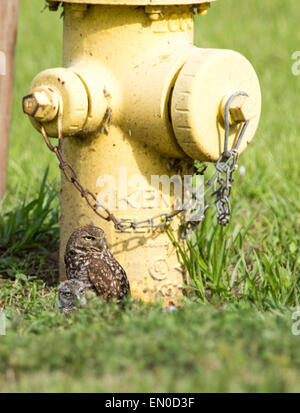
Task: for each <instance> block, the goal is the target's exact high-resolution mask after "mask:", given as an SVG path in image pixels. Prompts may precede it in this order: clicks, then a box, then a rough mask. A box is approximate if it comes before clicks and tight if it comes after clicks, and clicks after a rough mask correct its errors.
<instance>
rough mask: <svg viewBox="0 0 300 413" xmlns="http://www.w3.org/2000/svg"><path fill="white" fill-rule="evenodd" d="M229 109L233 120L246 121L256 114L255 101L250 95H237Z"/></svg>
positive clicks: (237, 121)
mask: <svg viewBox="0 0 300 413" xmlns="http://www.w3.org/2000/svg"><path fill="white" fill-rule="evenodd" d="M229 111H230V115H231V118H232V120H233V122H236V123H239V122H246V121H248V120H250V119H252V118H254V117H255V115H256V110H255V102H254V101H253V99H251V98H250V97H248V96H237V97H236V99H234V101H233V102H232V105H231V108H230V109H229Z"/></svg>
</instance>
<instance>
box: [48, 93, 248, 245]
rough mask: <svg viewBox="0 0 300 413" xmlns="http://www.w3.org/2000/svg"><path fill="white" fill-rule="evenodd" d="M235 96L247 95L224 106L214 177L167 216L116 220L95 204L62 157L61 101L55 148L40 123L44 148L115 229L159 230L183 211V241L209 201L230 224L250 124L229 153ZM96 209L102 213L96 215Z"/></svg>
mask: <svg viewBox="0 0 300 413" xmlns="http://www.w3.org/2000/svg"><path fill="white" fill-rule="evenodd" d="M237 96H248V94H247V93H245V92H243V91H239V92H236V93H234V94H233V95H232V96H231V97H230V98H229V99H228V101H227V103H226V106H225V114H224V122H225V139H224V151H223V153H222V154H221V155H220V157H219V159H218V160H217V161H216V162H215V168H216V172H215V173H214V174H213V176H212V177H211V178H210V179H209V180H206V181H204V182H203V184H202V185H201V187H200V188H197V191H195V192H194V193H193V196H192V199H191V200H189V201H188V202H187V203H185V204H184V205H183V207H182V208H181V209H178V210H175V211H174V212H172V213H169V214H167V213H163V214H159V215H156V216H153V217H152V218H149V219H145V220H143V221H132V220H129V219H121V220H118V219H117V218H116V217H115V215H114V214H113V213H111V212H110V211H109V210H108V209H107V208H106V207H105V206H104V205H102V204H100V203H99V202H98V200H97V198H96V196H95V195H94V194H93V193H92V192H91V191H90V190H89V189H87V188H84V187H83V186H82V185H81V183H80V181H79V179H78V177H77V174H76V172H75V170H74V169H73V167H72V165H71V164H70V163H69V162H67V161H66V160H65V159H64V158H63V155H62V145H63V134H62V114H63V106H62V102H60V112H59V116H58V145H56V146H53V145H52V144H51V142H50V140H49V138H48V136H47V133H46V130H45V128H44V126H43V125H42V124H40V128H41V132H42V135H43V138H44V140H45V142H46V145H47V146H48V148H49V149H50V151H52V152H54V153H55V155H56V157H57V159H58V162H59V168H60V169H61V171H62V172H63V174H64V176H65V178H66V180H67V181H68V182H70V183H72V184H73V185H74V187H75V188H76V189H77V191H78V192H79V193H80V194H81V196H82V198H84V199H85V201H86V203H87V204H88V206H89V207H90V208H91V209H92V210H93V211H94V212H95V214H96V215H97V216H98V217H100V218H101V219H104V220H106V221H111V222H113V224H114V226H115V228H116V229H117V230H119V231H121V232H124V231H127V230H130V229H132V230H137V229H139V228H144V229H147V228H149V229H151V228H152V229H154V228H160V227H163V226H165V225H167V224H168V223H169V222H171V221H172V219H173V218H174V217H175V216H177V215H179V214H181V213H183V212H190V220H187V221H186V223H185V225H184V226H183V231H182V237H183V238H185V237H186V236H187V235H188V234H189V233H190V232H191V231H193V230H194V229H195V228H196V227H197V226H198V225H199V223H200V222H201V221H203V219H204V218H205V213H206V211H207V209H208V208H211V207H212V203H211V201H212V200H214V204H215V206H216V210H217V219H218V223H219V224H220V225H223V226H225V225H227V224H228V223H229V220H230V214H231V208H230V197H231V192H232V185H233V182H234V179H233V174H234V171H235V170H236V169H237V161H238V148H239V146H240V143H241V141H242V138H243V136H244V134H245V132H246V129H247V126H248V124H249V121H246V122H244V123H243V125H242V127H241V128H240V131H239V133H238V136H237V139H236V143H235V145H234V147H233V148H232V149H231V150H228V140H229V133H230V124H229V109H230V105H231V103H232V101H233V99H234V98H235V97H237ZM202 174H203V172H200V173H199V172H198V171H197V172H196V173H195V174H194V175H202ZM203 201H204V202H203ZM99 209H100V210H101V211H102V212H99V211H98V210H99Z"/></svg>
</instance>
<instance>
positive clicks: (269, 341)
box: [0, 0, 300, 392]
mask: <svg viewBox="0 0 300 413" xmlns="http://www.w3.org/2000/svg"><path fill="white" fill-rule="evenodd" d="M298 7H299V5H298V0H290V1H289V2H286V4H285V6H284V8H282V2H281V1H279V0H265V1H264V2H262V1H260V0H248V1H243V2H241V1H238V0H226V1H223V2H222V1H218V2H216V3H214V4H213V6H212V9H211V10H210V11H209V13H208V15H207V16H206V17H205V18H203V17H202V18H196V33H195V42H196V44H197V45H199V46H201V47H216V48H230V49H234V50H237V51H239V52H240V53H242V54H244V55H245V56H246V57H247V58H248V59H249V60H250V61H251V62H252V63H253V65H254V67H255V69H256V71H257V73H258V76H259V78H260V81H261V87H262V96H263V108H262V118H261V123H260V127H259V130H258V132H257V135H256V137H255V139H254V141H253V143H252V144H251V145H250V147H249V148H248V149H247V151H246V152H245V153H244V154H243V155H242V156H241V157H240V161H239V164H240V166H243V167H244V171H245V173H240V172H239V170H238V171H237V172H236V182H235V185H234V189H233V202H232V207H233V214H232V220H231V223H230V224H229V225H228V226H227V227H226V228H220V227H219V226H217V224H216V220H215V216H214V214H213V213H211V212H210V213H209V214H208V216H207V218H206V220H205V221H204V222H203V223H202V224H201V225H200V227H199V229H198V230H197V232H196V233H195V234H194V235H193V236H192V237H191V239H190V240H189V241H188V242H187V245H186V246H185V247H184V248H183V249H181V250H180V249H179V253H180V256H181V259H182V261H183V262H184V263H185V265H186V266H187V268H188V271H189V274H190V277H191V280H192V289H191V292H190V295H189V297H188V298H186V299H185V303H184V305H183V307H182V308H180V309H178V310H177V311H174V312H170V313H164V312H162V309H161V305H160V303H156V304H154V305H145V304H142V303H138V302H135V301H130V300H129V301H128V302H127V304H126V306H125V310H124V311H120V309H119V308H118V307H117V306H116V305H114V304H113V303H112V304H103V303H102V302H101V301H100V300H91V301H90V303H89V306H88V308H87V309H85V310H84V311H83V310H81V311H79V312H78V313H76V314H74V315H73V316H72V317H71V318H70V319H65V318H64V317H63V316H62V315H61V314H59V313H58V311H57V307H56V287H55V281H56V279H57V249H58V213H59V209H58V202H57V191H58V178H59V173H58V167H57V163H56V160H55V159H54V156H53V154H52V153H50V152H49V151H48V150H47V148H46V147H45V145H44V143H43V141H42V139H41V137H40V135H39V134H38V133H37V132H36V131H35V130H34V129H33V128H32V126H31V124H30V123H29V122H28V120H27V119H26V118H25V116H23V114H22V112H21V105H20V102H21V97H22V96H23V95H24V94H25V93H26V89H27V87H28V85H29V83H30V81H31V80H32V77H33V75H35V74H36V73H38V72H39V71H41V70H43V69H45V68H47V67H55V66H59V65H60V64H61V49H62V43H61V38H62V30H61V29H62V21H61V20H60V19H59V15H58V14H57V13H48V12H45V13H44V14H41V10H42V9H43V2H42V1H40V0H30V1H29V0H22V1H21V14H20V24H19V37H18V47H17V58H16V74H15V91H14V104H13V118H12V132H11V147H10V159H9V171H8V172H9V180H8V191H7V195H6V197H5V199H4V200H3V201H2V203H1V205H0V210H1V216H0V286H1V287H0V308H5V313H6V316H7V335H6V336H5V337H2V336H0V391H8V392H15V391H24V392H28V391H35V392H38V391H54V392H62V391H72V392H78V391H125V392H126V391H163V392H164V391H182V392H183V391H187V392H188V391H199V392H205V391H208V392H213V391H223V392H232V391H238V392H254V391H256V392H264V391H269V392H276V391H283V392H298V391H299V385H300V380H299V364H300V350H299V345H298V344H299V336H294V335H293V334H292V333H291V326H292V320H291V313H292V311H293V309H294V307H296V306H297V305H298V304H299V298H300V297H299V276H300V270H299V268H300V265H299V264H300V256H299V250H300V248H299V244H300V242H299V224H300V207H299V199H300V189H299V185H298V183H299V179H300V164H299V160H298V154H299V152H300V140H299V133H298V131H299V128H300V118H299V116H298V114H297V108H298V93H297V90H298V88H299V85H300V77H296V76H293V75H292V72H291V65H292V63H293V62H292V60H291V55H292V53H293V52H294V51H295V50H299V47H300V32H299V30H298V31H297V30H296V28H297V27H298V20H297V16H298V13H297V12H298ZM48 166H49V170H48V171H47V167H48ZM45 171H47V172H46V173H45ZM170 236H171V237H172V234H170ZM173 242H174V243H176V239H173ZM178 248H179V246H178Z"/></svg>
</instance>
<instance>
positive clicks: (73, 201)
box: [23, 0, 261, 302]
mask: <svg viewBox="0 0 300 413" xmlns="http://www.w3.org/2000/svg"><path fill="white" fill-rule="evenodd" d="M213 1H215V0H211V1H210V2H209V1H207V0H171V1H170V0H152V1H151V0H63V1H61V0H51V1H49V0H48V3H49V8H50V10H51V9H52V10H56V9H57V8H58V5H59V4H60V3H62V5H63V8H64V12H63V16H64V58H63V61H64V63H63V66H64V67H63V68H56V69H50V70H45V71H43V72H41V73H40V74H38V75H37V76H36V77H35V79H34V80H33V82H32V84H31V86H30V89H29V92H28V95H27V96H26V97H25V98H24V100H23V108H24V112H25V113H27V114H28V115H30V119H31V121H32V123H33V124H34V126H35V127H36V128H37V129H38V130H40V128H41V125H43V127H44V129H45V131H46V132H47V134H48V136H51V137H57V136H58V118H59V116H61V132H62V135H63V156H64V158H65V159H67V160H68V162H69V163H70V164H71V165H72V167H73V168H74V170H75V171H76V173H77V175H78V179H79V180H80V183H81V184H82V186H83V187H85V188H89V190H91V191H92V192H93V193H95V194H96V196H97V198H98V197H99V199H101V202H102V203H103V202H108V203H109V205H108V208H113V212H114V214H115V215H116V216H117V217H118V219H120V220H121V219H122V220H128V221H129V222H130V221H146V220H147V219H149V218H151V217H152V216H154V215H158V214H161V213H162V214H163V213H169V212H172V211H173V210H174V193H173V192H174V191H173V192H172V193H171V195H170V197H169V202H166V199H165V198H167V197H168V196H167V195H168V194H167V192H168V189H169V188H167V187H168V185H165V186H164V185H161V186H159V187H158V197H160V202H158V203H157V202H156V201H157V194H155V191H154V187H153V182H154V181H155V180H154V181H153V177H158V181H159V179H160V178H162V177H164V178H166V177H167V178H168V179H170V185H169V186H171V183H172V182H173V181H172V179H173V178H172V177H174V176H176V177H177V178H178V177H179V178H180V177H182V181H183V177H184V175H186V174H189V173H190V172H191V170H192V169H193V163H194V160H200V161H216V160H217V159H218V157H219V156H220V154H221V152H222V148H223V142H224V119H223V113H224V108H225V105H226V102H227V100H228V98H229V97H230V96H231V95H232V94H233V93H235V92H236V91H238V90H243V91H245V92H246V93H247V94H248V95H249V97H245V96H243V97H238V98H237V99H235V100H234V101H233V102H232V104H231V108H230V125H231V127H230V136H229V146H230V147H232V145H233V143H234V139H235V136H236V132H237V129H238V128H239V125H240V122H243V121H247V120H249V119H251V121H250V123H249V126H248V128H247V131H246V134H245V137H244V138H243V141H242V143H241V146H240V147H239V152H241V151H243V150H244V149H245V148H246V146H247V144H248V143H249V142H250V141H251V139H252V138H253V136H254V134H255V131H256V128H257V125H258V122H259V117H260V110H261V94H260V87H259V82H258V79H257V76H256V73H255V71H254V69H253V67H252V66H251V64H250V63H249V61H248V60H247V59H246V58H245V57H243V56H242V55H240V54H239V53H237V52H234V51H231V50H218V49H200V48H197V47H195V46H193V29H194V21H193V18H194V14H195V13H198V14H200V15H205V14H206V12H207V9H208V8H209V7H210V3H211V2H213ZM60 111H61V112H60ZM156 182H157V180H156ZM173 183H174V182H173ZM143 184H145V185H146V186H147V185H148V186H147V189H145V186H144V187H143V188H144V189H143V196H141V191H139V188H140V186H143ZM156 189H157V187H156ZM137 194H139V195H137ZM141 198H143V202H140V201H141ZM60 204H61V216H60V231H61V237H60V273H61V277H62V278H63V277H64V264H63V254H64V250H65V245H66V241H67V239H68V237H69V236H70V234H71V232H72V231H73V230H74V229H75V228H77V227H79V226H81V225H87V224H90V223H93V224H94V225H97V226H100V227H101V228H103V230H104V231H105V233H106V237H107V240H108V243H109V245H110V248H111V251H112V253H113V254H114V256H115V257H116V259H117V260H118V261H119V262H120V263H121V265H122V266H123V267H124V269H125V271H126V273H127V275H128V278H129V281H130V284H131V293H132V295H133V296H135V297H137V298H140V299H142V300H152V299H155V298H156V297H163V298H164V300H165V301H166V302H172V301H173V302H174V301H175V300H176V297H177V296H179V295H181V294H182V288H183V285H184V284H185V283H186V282H187V281H188V280H187V278H186V276H185V274H184V268H183V267H182V265H181V264H180V260H179V257H178V255H177V252H176V249H175V247H174V246H173V245H172V243H171V242H170V239H169V236H168V234H167V233H166V231H165V230H164V228H158V229H155V228H150V229H149V228H145V227H143V226H140V227H138V228H130V229H128V230H126V231H123V232H122V231H120V230H118V229H117V228H116V227H114V226H113V225H112V223H111V222H107V221H104V220H101V219H100V218H98V217H97V216H96V215H95V214H94V212H93V210H92V209H91V208H89V207H88V205H87V204H86V203H85V202H83V200H82V197H81V196H80V194H79V193H78V192H77V191H76V189H75V188H74V187H73V186H72V185H71V184H70V183H69V182H67V181H66V179H65V177H64V176H62V181H61V189H60ZM181 219H182V218H179V216H177V217H175V218H174V219H173V220H172V222H170V225H171V228H172V230H173V231H177V229H178V227H179V224H180V222H181Z"/></svg>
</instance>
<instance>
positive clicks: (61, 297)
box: [58, 279, 86, 317]
mask: <svg viewBox="0 0 300 413" xmlns="http://www.w3.org/2000/svg"><path fill="white" fill-rule="evenodd" d="M85 292H86V289H85V285H84V283H83V282H82V281H79V280H75V279H74V280H66V281H63V282H62V283H60V284H59V287H58V308H59V311H60V312H61V313H63V314H65V315H66V316H67V317H68V316H69V315H70V313H72V312H73V311H74V310H75V309H76V308H77V307H80V306H84V305H86V295H85Z"/></svg>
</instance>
